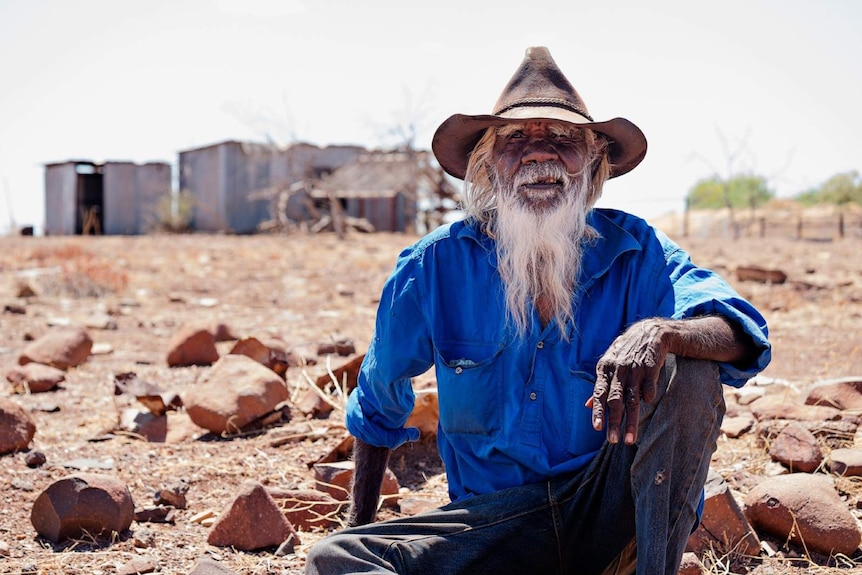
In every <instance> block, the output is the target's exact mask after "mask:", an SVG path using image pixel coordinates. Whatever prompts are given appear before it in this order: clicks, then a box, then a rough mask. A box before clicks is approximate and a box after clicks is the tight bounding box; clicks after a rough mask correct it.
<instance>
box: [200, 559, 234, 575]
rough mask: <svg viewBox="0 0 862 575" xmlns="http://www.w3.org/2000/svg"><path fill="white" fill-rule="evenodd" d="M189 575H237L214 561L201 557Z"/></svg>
mask: <svg viewBox="0 0 862 575" xmlns="http://www.w3.org/2000/svg"><path fill="white" fill-rule="evenodd" d="M189 575H236V574H235V573H234V572H233V571H231V570H230V569H228V568H227V567H225V566H224V565H222V564H221V563H219V562H218V561H216V560H215V559H213V558H212V557H201V558H200V560H199V561H198V563H197V565H195V567H194V569H192V570H191V572H190V573H189Z"/></svg>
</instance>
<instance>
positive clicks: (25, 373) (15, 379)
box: [6, 363, 66, 393]
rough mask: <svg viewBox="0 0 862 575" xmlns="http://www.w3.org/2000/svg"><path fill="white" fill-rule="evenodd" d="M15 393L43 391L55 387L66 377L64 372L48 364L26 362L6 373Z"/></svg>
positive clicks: (51, 389)
mask: <svg viewBox="0 0 862 575" xmlns="http://www.w3.org/2000/svg"><path fill="white" fill-rule="evenodd" d="M6 379H7V380H8V381H9V383H11V384H12V391H13V392H15V393H44V392H46V391H53V390H55V389H57V386H58V385H60V383H62V382H63V381H65V379H66V372H65V371H63V370H62V369H57V368H56V367H51V366H50V365H43V364H41V363H28V364H26V365H22V366H20V367H15V368H12V369H11V370H9V371H8V372H7V373H6Z"/></svg>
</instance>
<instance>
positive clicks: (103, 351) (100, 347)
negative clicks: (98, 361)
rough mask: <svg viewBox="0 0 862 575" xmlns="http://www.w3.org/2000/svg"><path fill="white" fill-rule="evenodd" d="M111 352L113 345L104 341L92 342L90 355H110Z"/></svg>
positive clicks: (112, 351)
mask: <svg viewBox="0 0 862 575" xmlns="http://www.w3.org/2000/svg"><path fill="white" fill-rule="evenodd" d="M112 353H114V346H113V345H111V344H110V343H107V342H104V341H99V342H96V343H94V344H93V349H91V350H90V355H111V354H112Z"/></svg>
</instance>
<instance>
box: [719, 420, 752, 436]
mask: <svg viewBox="0 0 862 575" xmlns="http://www.w3.org/2000/svg"><path fill="white" fill-rule="evenodd" d="M755 423H756V420H755V419H754V418H753V417H751V416H750V415H738V416H736V417H725V418H724V419H723V420H722V421H721V432H722V433H723V434H725V435H726V436H728V437H730V438H731V439H736V438H738V437H741V436H742V435H743V434H745V433H748V432H749V431H751V428H752V427H754V424H755Z"/></svg>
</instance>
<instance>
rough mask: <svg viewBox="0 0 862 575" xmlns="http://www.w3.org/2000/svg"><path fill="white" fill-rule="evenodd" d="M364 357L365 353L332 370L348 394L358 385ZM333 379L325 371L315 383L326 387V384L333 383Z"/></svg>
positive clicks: (323, 387)
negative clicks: (357, 381)
mask: <svg viewBox="0 0 862 575" xmlns="http://www.w3.org/2000/svg"><path fill="white" fill-rule="evenodd" d="M364 359H365V354H362V355H360V356H357V357H354V358H353V359H351V360H350V361H348V362H347V363H345V364H344V365H342V366H340V367H337V368H336V369H333V370H332V375H334V376H335V381H337V382H338V385H339V386H340V387H344V388H345V391H347V393H348V394H349V393H350V392H351V391H353V388H355V387H356V380H357V379H358V378H359V368H360V367H361V366H362V360H364ZM332 379H333V378H332V377H330V375H329V374H328V373H324V374H323V375H321V376H320V377H318V378H317V380H316V381H315V383H316V385H317V387H319V388H320V389H325V388H326V386H328V385H331V384H332Z"/></svg>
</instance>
